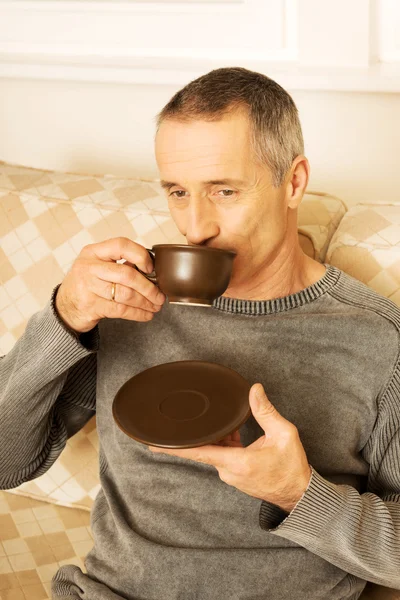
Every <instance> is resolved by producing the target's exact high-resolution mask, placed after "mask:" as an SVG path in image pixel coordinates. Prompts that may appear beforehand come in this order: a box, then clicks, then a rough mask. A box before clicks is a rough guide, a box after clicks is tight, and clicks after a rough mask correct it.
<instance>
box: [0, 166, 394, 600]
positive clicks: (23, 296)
mask: <svg viewBox="0 0 400 600" xmlns="http://www.w3.org/2000/svg"><path fill="white" fill-rule="evenodd" d="M298 225H299V241H300V244H301V246H302V248H303V249H304V251H305V252H306V253H307V254H309V255H310V256H312V257H313V258H315V259H316V260H318V261H320V262H327V263H331V264H334V265H336V266H337V267H339V268H341V269H343V270H344V271H346V272H347V273H349V274H350V275H352V276H353V277H356V278H358V279H360V280H361V281H363V282H364V283H366V284H367V285H369V286H370V287H372V288H374V289H376V290H377V291H378V292H379V293H381V294H382V295H385V296H387V297H389V298H390V299H391V300H392V301H393V302H395V303H396V304H398V305H399V306H400V205H392V204H375V205H363V204H359V205H357V206H355V207H353V208H351V209H350V210H348V209H347V207H346V206H345V204H344V203H343V202H342V201H341V200H340V199H338V198H335V197H333V196H330V195H329V194H325V193H321V192H308V193H307V194H306V195H305V197H304V199H303V202H302V204H301V206H300V209H299V217H298ZM116 236H126V237H129V238H131V239H133V240H134V241H136V242H138V243H140V244H142V245H143V246H145V247H147V248H151V246H152V245H153V244H156V243H186V240H185V238H183V237H182V236H181V235H180V234H179V232H178V231H177V229H176V227H175V224H174V223H173V221H172V219H171V217H170V215H169V211H168V207H167V203H166V200H165V197H164V195H163V193H162V191H161V189H160V186H159V183H158V181H156V180H151V181H146V180H140V179H126V178H125V179H123V178H116V177H113V176H93V175H87V176H83V175H76V174H69V173H56V172H50V171H40V170H35V169H29V168H24V167H20V166H15V165H9V164H5V163H0V240H1V242H0V281H1V286H0V354H5V353H7V352H8V351H9V350H10V349H11V348H12V347H13V345H14V344H15V342H16V341H17V339H18V338H19V336H20V335H21V334H22V332H23V331H24V328H25V325H26V322H27V319H29V317H30V316H31V315H32V314H33V313H34V312H36V311H37V310H39V309H40V308H41V307H43V306H44V304H45V303H46V302H47V300H48V298H49V296H50V293H51V290H52V289H53V287H54V286H55V285H56V284H57V283H59V282H60V281H61V280H62V279H63V277H64V275H65V273H66V272H67V271H68V269H69V267H70V265H71V264H72V262H73V261H74V259H75V257H76V256H77V255H78V254H79V252H80V250H81V248H82V247H83V246H84V245H86V244H88V243H92V242H97V241H101V240H104V239H107V238H110V237H116ZM99 487H100V486H99V479H98V439H97V431H96V420H95V418H93V419H91V421H89V423H87V425H86V426H85V427H84V428H83V429H82V430H81V431H80V432H78V433H77V434H76V435H75V436H73V437H72V438H71V439H70V440H68V443H67V445H66V447H65V449H64V451H63V452H62V454H61V455H60V457H59V459H58V460H57V461H56V463H54V465H53V466H52V467H51V469H49V471H48V472H47V473H45V474H44V475H42V476H41V477H39V478H37V479H36V480H34V481H28V482H26V483H24V484H22V485H21V486H19V487H18V488H16V489H14V490H7V491H2V492H1V491H0V598H1V599H2V600H3V599H4V600H18V599H22V600H24V599H29V600H45V599H46V598H50V597H51V594H50V581H51V578H52V576H53V575H54V573H55V572H56V570H57V569H58V567H59V566H60V565H62V564H71V563H74V564H77V565H79V566H80V567H81V568H82V569H83V570H85V566H84V557H85V556H86V554H87V553H88V552H89V550H90V549H91V547H92V545H93V540H92V535H91V530H90V509H91V507H92V505H93V500H94V498H95V497H96V494H97V492H98V491H99ZM399 568H400V566H399ZM362 598H363V599H367V598H371V599H372V598H375V599H381V600H389V599H392V600H393V599H397V600H399V599H400V591H396V590H390V589H388V588H383V587H381V586H377V585H372V584H368V585H367V588H366V590H365V591H364V593H363V595H362Z"/></svg>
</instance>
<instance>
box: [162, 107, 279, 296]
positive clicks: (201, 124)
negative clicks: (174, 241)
mask: <svg viewBox="0 0 400 600" xmlns="http://www.w3.org/2000/svg"><path fill="white" fill-rule="evenodd" d="M155 154H156V160H157V164H158V168H159V171H160V178H161V180H162V182H167V183H172V184H173V185H171V186H168V187H166V188H165V193H166V194H167V197H168V205H169V209H170V212H171V216H172V218H173V220H174V222H175V223H176V225H177V227H178V229H179V231H180V232H181V234H183V235H184V236H185V237H186V240H187V243H188V244H189V245H203V246H209V247H212V248H222V249H228V250H234V251H235V252H236V253H237V256H236V258H235V260H234V263H233V271H232V278H231V284H232V283H233V282H236V283H241V282H242V283H243V282H245V281H246V280H247V279H248V278H251V276H252V275H255V274H256V273H257V272H258V271H259V269H260V268H262V267H265V266H266V265H267V264H268V263H269V262H270V261H272V260H273V259H274V258H275V256H276V255H277V254H278V253H279V250H280V246H281V244H282V241H283V240H284V238H285V235H286V228H287V207H286V206H285V202H284V197H285V193H284V187H285V186H282V187H281V188H274V187H273V185H272V176H271V173H270V170H269V169H268V168H267V167H263V166H259V165H258V164H257V163H255V162H254V160H253V157H252V153H251V150H250V137H249V125H248V121H247V117H246V116H245V115H244V114H242V113H234V114H231V115H229V116H226V117H224V118H223V119H222V120H220V121H215V122H207V121H201V120H199V121H192V122H189V123H179V122H178V121H164V122H163V123H162V124H161V126H160V128H159V131H158V133H157V136H156V141H155ZM226 179H227V180H235V181H229V182H225V183H216V182H217V181H222V180H226ZM211 181H213V182H214V183H210V182H211ZM165 185H166V184H165Z"/></svg>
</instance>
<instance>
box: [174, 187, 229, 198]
mask: <svg viewBox="0 0 400 600" xmlns="http://www.w3.org/2000/svg"><path fill="white" fill-rule="evenodd" d="M220 192H229V193H228V194H223V197H224V198H228V197H229V196H232V195H233V194H234V193H235V192H234V190H229V189H225V190H220V191H219V192H218V193H220ZM180 193H182V194H184V193H185V191H184V190H175V192H171V193H170V196H174V194H180ZM175 198H183V196H175Z"/></svg>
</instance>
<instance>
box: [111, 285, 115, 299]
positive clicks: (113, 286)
mask: <svg viewBox="0 0 400 600" xmlns="http://www.w3.org/2000/svg"><path fill="white" fill-rule="evenodd" d="M115 285H116V284H115V283H113V284H112V286H111V300H112V301H113V302H115Z"/></svg>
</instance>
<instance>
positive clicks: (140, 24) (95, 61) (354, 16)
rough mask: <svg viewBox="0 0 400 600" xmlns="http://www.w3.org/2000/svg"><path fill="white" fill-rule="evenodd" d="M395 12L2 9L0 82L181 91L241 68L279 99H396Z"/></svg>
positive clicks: (289, 0)
mask: <svg viewBox="0 0 400 600" xmlns="http://www.w3.org/2000/svg"><path fill="white" fill-rule="evenodd" d="M399 6H400V1H399V0H335V2H328V1H327V0H181V1H175V2H169V1H168V0H160V1H158V2H146V1H141V2H138V1H136V0H126V1H125V2H121V1H118V2H113V1H109V0H104V1H92V0H71V1H68V0H60V1H58V0H13V1H11V0H5V1H2V2H0V77H8V78H31V79H50V80H74V81H87V82H112V83H137V84H160V85H183V84H185V83H187V82H188V81H190V80H192V79H194V78H196V77H199V76H200V75H202V74H204V73H206V72H207V71H209V70H211V69H215V68H219V67H226V66H243V67H246V68H249V69H253V70H256V71H259V72H262V73H265V74H266V75H269V76H270V77H272V78H273V79H275V80H276V81H278V82H279V83H281V85H283V86H284V87H286V88H287V89H321V90H344V91H367V92H370V91H371V92H372V91H379V92H399V91H400V46H399V42H398V40H399V39H400V10H399ZM392 13H393V15H394V17H393V19H390V18H389V17H390V15H391V14H392ZM388 15H389V16H388ZM385 28H386V29H385ZM385 31H388V32H391V33H390V35H388V36H387V37H386V36H385ZM383 40H385V41H383ZM382 60H385V62H382Z"/></svg>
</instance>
